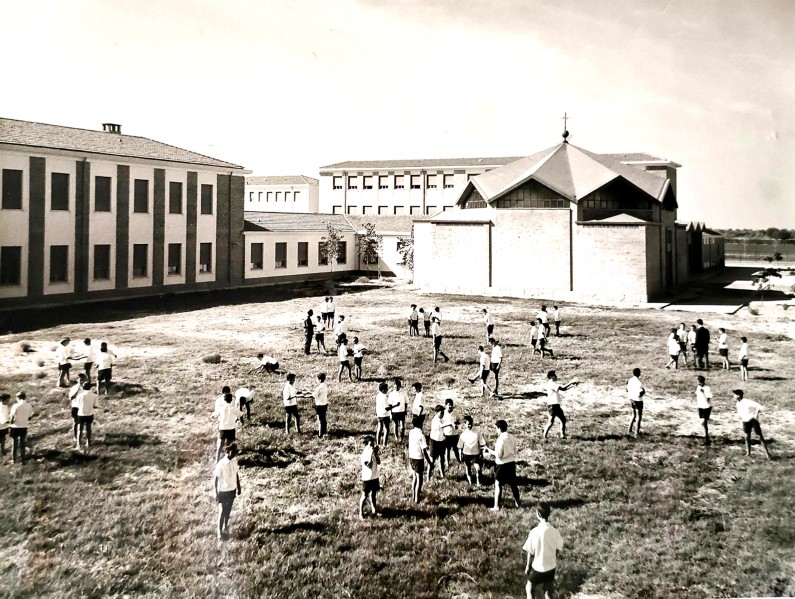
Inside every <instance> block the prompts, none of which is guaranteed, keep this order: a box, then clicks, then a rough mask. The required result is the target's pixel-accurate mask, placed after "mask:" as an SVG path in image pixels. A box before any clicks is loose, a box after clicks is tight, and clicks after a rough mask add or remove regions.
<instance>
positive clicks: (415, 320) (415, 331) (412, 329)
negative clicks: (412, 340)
mask: <svg viewBox="0 0 795 599" xmlns="http://www.w3.org/2000/svg"><path fill="white" fill-rule="evenodd" d="M408 323H409V337H414V336H415V335H416V336H417V337H419V336H420V313H419V312H417V304H411V308H409V316H408Z"/></svg>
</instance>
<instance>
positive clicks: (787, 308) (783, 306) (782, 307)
mask: <svg viewBox="0 0 795 599" xmlns="http://www.w3.org/2000/svg"><path fill="white" fill-rule="evenodd" d="M781 309H782V310H789V304H781Z"/></svg>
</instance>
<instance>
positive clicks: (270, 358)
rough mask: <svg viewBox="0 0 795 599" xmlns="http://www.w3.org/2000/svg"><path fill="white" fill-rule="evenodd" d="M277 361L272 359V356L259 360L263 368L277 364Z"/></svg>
mask: <svg viewBox="0 0 795 599" xmlns="http://www.w3.org/2000/svg"><path fill="white" fill-rule="evenodd" d="M278 363H279V361H278V360H277V359H276V358H274V357H273V356H262V360H260V364H262V365H263V366H267V365H268V364H278Z"/></svg>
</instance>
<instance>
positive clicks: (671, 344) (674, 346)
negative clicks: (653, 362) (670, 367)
mask: <svg viewBox="0 0 795 599" xmlns="http://www.w3.org/2000/svg"><path fill="white" fill-rule="evenodd" d="M680 351H682V348H681V347H680V346H679V339H677V338H676V335H674V334H673V333H671V334H670V335H668V353H669V354H670V355H672V356H678V355H679V352H680Z"/></svg>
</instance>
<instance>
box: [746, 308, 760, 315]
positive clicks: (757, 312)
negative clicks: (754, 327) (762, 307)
mask: <svg viewBox="0 0 795 599" xmlns="http://www.w3.org/2000/svg"><path fill="white" fill-rule="evenodd" d="M748 312H749V313H750V314H751V316H759V310H757V309H756V308H748Z"/></svg>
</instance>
